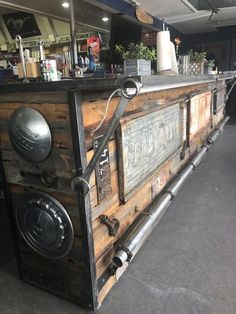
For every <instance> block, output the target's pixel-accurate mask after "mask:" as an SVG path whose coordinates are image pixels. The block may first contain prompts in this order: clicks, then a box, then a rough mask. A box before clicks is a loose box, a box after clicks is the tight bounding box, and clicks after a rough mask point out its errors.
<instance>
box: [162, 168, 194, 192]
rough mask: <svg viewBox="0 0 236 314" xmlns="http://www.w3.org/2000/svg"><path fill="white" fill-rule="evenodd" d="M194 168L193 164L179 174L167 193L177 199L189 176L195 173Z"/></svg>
mask: <svg viewBox="0 0 236 314" xmlns="http://www.w3.org/2000/svg"><path fill="white" fill-rule="evenodd" d="M193 170H194V167H193V165H192V164H190V165H188V166H186V167H185V168H184V170H183V171H182V172H181V173H180V174H179V176H178V177H177V178H176V179H175V181H174V182H173V183H172V184H171V185H170V186H169V188H168V190H167V192H170V193H171V195H172V197H175V196H176V195H177V194H178V193H179V190H180V189H181V187H182V185H183V183H184V182H185V180H186V179H187V178H188V176H189V175H190V174H191V173H192V172H193Z"/></svg>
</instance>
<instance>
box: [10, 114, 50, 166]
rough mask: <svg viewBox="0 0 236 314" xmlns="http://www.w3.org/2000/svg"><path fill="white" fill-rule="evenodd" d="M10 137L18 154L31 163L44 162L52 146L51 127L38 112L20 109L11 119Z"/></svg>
mask: <svg viewBox="0 0 236 314" xmlns="http://www.w3.org/2000/svg"><path fill="white" fill-rule="evenodd" d="M8 129H9V137H10V140H11V143H12V146H13V147H14V149H15V151H16V152H17V154H19V155H20V156H21V157H22V158H23V159H26V160H27V161H30V162H36V163H37V162H42V161H44V160H45V159H46V158H47V157H48V155H49V153H50V151H51V145H52V136H51V131H50V128H49V125H48V123H47V121H46V120H45V119H44V117H43V116H42V115H41V113H39V112H38V111H36V110H34V109H32V108H19V109H17V110H16V111H15V112H14V113H13V115H12V116H11V118H10V121H9V127H8Z"/></svg>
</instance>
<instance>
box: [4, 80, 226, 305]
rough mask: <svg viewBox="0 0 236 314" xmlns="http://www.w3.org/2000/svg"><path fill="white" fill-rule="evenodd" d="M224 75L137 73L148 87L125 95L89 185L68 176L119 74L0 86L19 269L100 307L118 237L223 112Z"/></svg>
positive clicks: (98, 127) (104, 113)
mask: <svg viewBox="0 0 236 314" xmlns="http://www.w3.org/2000/svg"><path fill="white" fill-rule="evenodd" d="M230 78H231V77H230V76H221V77H220V78H219V77H215V76H196V77H185V76H173V77H161V76H151V77H137V78H135V80H136V81H138V82H140V84H142V86H144V87H145V86H148V88H147V89H146V91H145V88H144V89H143V92H142V93H140V94H139V95H137V96H135V97H132V99H130V101H129V102H128V104H127V107H126V110H125V113H124V115H123V116H122V118H121V120H120V121H119V123H118V127H117V128H116V131H115V132H114V133H112V135H111V137H110V140H109V141H108V143H107V145H106V146H105V148H104V150H103V152H102V154H101V156H100V158H99V160H98V162H97V165H96V168H95V169H94V171H93V172H92V174H91V176H90V178H89V180H88V182H84V184H85V185H86V186H87V188H88V190H89V192H88V193H84V189H81V188H80V186H75V187H74V188H72V185H73V184H72V183H73V180H74V179H75V178H79V177H81V176H82V175H83V173H84V171H85V169H86V167H87V164H88V163H89V162H90V160H91V158H92V156H93V154H94V151H95V150H96V149H98V147H99V143H100V142H101V140H102V136H103V135H104V134H106V131H107V128H108V126H109V125H110V124H111V122H112V118H113V113H114V111H115V109H116V107H117V105H118V104H119V101H120V94H119V92H118V93H117V94H115V95H114V97H112V98H111V99H110V101H109V106H108V107H107V101H108V98H109V96H110V95H111V93H113V92H114V91H115V90H116V89H119V88H120V87H121V86H122V84H123V81H124V78H117V79H113V78H112V79H78V80H66V81H59V82H51V83H44V82H38V83H28V84H27V83H26V84H16V85H5V86H3V85H2V86H0V150H1V160H2V166H1V177H2V178H5V180H3V181H4V182H3V187H4V189H5V195H6V199H7V204H8V211H9V216H10V220H11V226H12V232H13V235H14V238H15V249H16V255H17V260H18V265H19V272H20V275H21V277H22V279H23V280H25V281H26V282H28V283H30V284H33V285H35V286H38V287H40V288H42V289H45V290H47V291H50V292H52V293H54V294H57V295H59V296H61V297H64V298H67V299H69V300H71V301H73V302H76V303H78V304H79V305H81V306H83V307H85V308H89V309H91V310H96V309H97V308H99V306H100V305H101V303H102V301H103V299H104V297H105V296H106V295H107V293H108V292H109V290H110V289H111V287H112V286H113V285H114V283H116V282H117V280H118V279H119V277H120V276H121V274H122V273H123V272H124V270H125V269H126V268H127V265H128V262H126V263H125V264H124V265H123V266H122V267H120V268H118V269H117V270H115V271H114V267H113V264H112V260H113V257H114V254H115V253H116V252H117V250H118V249H119V246H120V245H122V239H123V238H124V237H125V236H126V234H127V232H129V229H130V227H131V226H132V225H133V224H134V223H135V222H136V221H138V220H139V219H140V217H142V216H143V215H146V214H147V213H146V211H148V208H149V206H150V205H151V204H152V203H153V202H154V201H155V200H156V199H158V197H160V195H161V194H162V193H163V191H164V190H165V189H166V187H168V184H169V182H171V180H172V179H173V178H174V177H175V175H176V174H177V173H178V172H179V171H180V170H181V169H182V168H183V167H184V166H185V165H186V164H187V162H188V161H189V160H191V158H192V157H194V156H195V155H196V153H197V152H198V151H199V150H200V149H201V147H202V145H203V143H204V141H205V140H206V138H207V137H208V136H209V134H210V133H212V132H213V130H214V129H216V128H217V126H218V125H219V124H220V123H221V121H222V120H223V119H224V107H225V95H226V81H227V80H228V79H230ZM26 109H27V110H26ZM106 109H107V110H106ZM30 119H32V121H31V120H30ZM103 119H104V122H103V123H102V124H101V122H102V120H103ZM37 123H39V125H38V126H37ZM46 136H47V137H46ZM42 138H43V139H44V140H42V142H40V140H41V139H42ZM41 144H42V146H40V145H41ZM82 178H83V177H82ZM84 181H85V180H84ZM127 254H128V253H127ZM112 269H113V271H112Z"/></svg>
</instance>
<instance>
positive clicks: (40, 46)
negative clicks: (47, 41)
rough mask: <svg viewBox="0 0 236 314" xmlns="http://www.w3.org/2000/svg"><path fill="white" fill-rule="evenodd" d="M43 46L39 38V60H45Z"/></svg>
mask: <svg viewBox="0 0 236 314" xmlns="http://www.w3.org/2000/svg"><path fill="white" fill-rule="evenodd" d="M43 46H44V41H43V40H40V41H39V58H40V61H43V60H45V54H44V50H43Z"/></svg>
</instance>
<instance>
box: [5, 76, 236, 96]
mask: <svg viewBox="0 0 236 314" xmlns="http://www.w3.org/2000/svg"><path fill="white" fill-rule="evenodd" d="M235 74H236V73H235V72H228V73H225V74H220V75H194V76H191V75H172V76H171V75H170V76H163V75H151V76H138V77H132V78H135V79H137V80H138V81H140V82H141V83H142V84H143V87H144V88H143V92H145V87H147V92H151V91H152V87H153V89H155V91H157V90H165V89H171V88H178V87H184V86H190V85H196V84H204V83H213V82H216V81H219V80H229V79H233V78H235ZM125 78H127V77H125V76H119V77H116V78H78V79H65V80H60V81H55V82H43V81H42V82H40V81H39V82H30V83H15V84H2V85H0V93H9V92H11V93H14V92H37V91H44V92H46V91H69V90H78V91H79V90H81V91H83V90H114V89H116V88H118V87H119V86H121V85H122V82H123V81H124V79H125ZM154 87H155V88H154Z"/></svg>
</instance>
